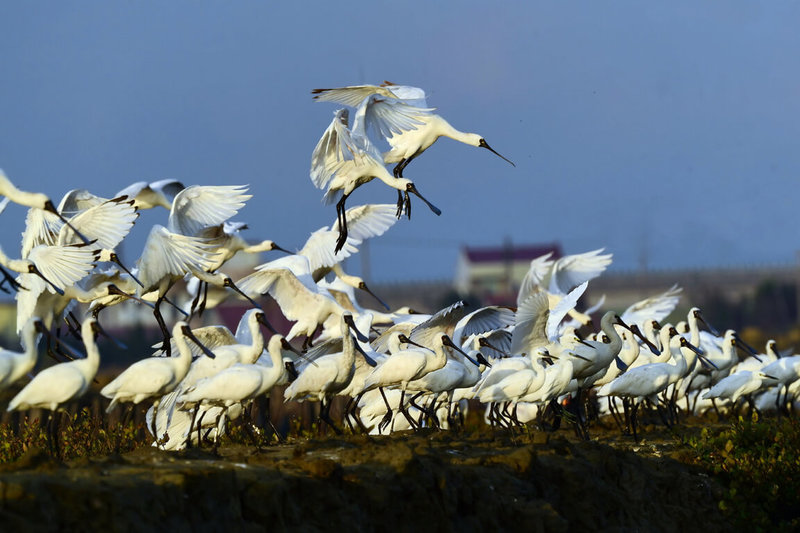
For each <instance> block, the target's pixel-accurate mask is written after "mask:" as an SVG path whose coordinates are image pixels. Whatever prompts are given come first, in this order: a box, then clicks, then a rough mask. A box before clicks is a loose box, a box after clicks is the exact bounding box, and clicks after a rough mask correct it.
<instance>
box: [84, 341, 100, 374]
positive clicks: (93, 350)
mask: <svg viewBox="0 0 800 533" xmlns="http://www.w3.org/2000/svg"><path fill="white" fill-rule="evenodd" d="M83 346H84V348H86V359H85V361H86V364H87V365H88V367H89V369H90V371H91V372H92V373H93V374H96V373H97V369H98V368H100V350H99V349H98V348H97V343H96V342H95V338H94V333H92V332H90V333H89V335H86V334H83Z"/></svg>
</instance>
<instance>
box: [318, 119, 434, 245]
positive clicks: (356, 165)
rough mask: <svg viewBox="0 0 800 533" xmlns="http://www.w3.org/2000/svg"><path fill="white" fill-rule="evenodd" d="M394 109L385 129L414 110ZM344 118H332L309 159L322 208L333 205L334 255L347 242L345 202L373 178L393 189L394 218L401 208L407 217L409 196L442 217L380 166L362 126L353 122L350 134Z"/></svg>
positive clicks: (408, 185)
mask: <svg viewBox="0 0 800 533" xmlns="http://www.w3.org/2000/svg"><path fill="white" fill-rule="evenodd" d="M402 105H404V104H402ZM396 108H397V109H396V111H397V112H393V113H387V114H385V115H384V116H383V120H384V121H385V123H386V124H387V126H386V127H388V128H392V127H394V126H393V124H394V123H396V122H397V121H401V120H406V121H411V120H414V119H413V116H409V115H404V114H403V113H402V112H401V111H400V110H401V109H405V108H408V109H414V108H412V107H411V106H405V107H404V108H401V107H400V106H399V105H398V106H396ZM406 111H407V110H406ZM348 117H349V114H348V113H347V110H344V109H341V110H339V111H337V112H336V113H335V114H334V118H333V121H332V122H331V124H330V126H328V129H326V130H325V133H323V135H322V137H321V138H320V140H319V142H318V143H317V146H316V148H314V152H313V153H312V156H311V180H312V182H313V183H314V185H315V186H316V187H317V188H318V189H327V190H326V192H325V195H324V196H323V202H324V203H325V204H331V203H333V202H336V215H337V220H338V229H339V238H338V240H337V242H336V246H335V247H334V252H338V251H339V250H341V249H342V248H343V247H344V245H345V243H346V242H347V235H348V229H347V217H346V211H345V202H346V201H347V198H348V197H349V196H350V195H351V194H352V193H353V191H355V190H356V189H357V188H358V187H360V186H361V185H364V184H365V183H368V182H370V181H372V180H373V179H374V178H378V179H379V180H381V181H382V182H383V183H385V184H386V185H388V186H390V187H392V188H394V189H397V191H398V207H397V216H398V217H399V216H400V214H401V213H402V209H403V205H405V209H406V214H407V215H408V216H409V217H410V216H411V202H410V200H409V196H408V195H409V193H411V194H414V195H416V196H417V197H419V198H420V199H421V200H422V201H423V202H425V204H426V205H427V206H428V207H429V208H430V210H431V211H433V212H434V213H436V215H441V213H442V212H441V211H440V210H439V208H437V207H436V206H434V205H433V204H431V203H430V202H428V200H426V199H425V198H424V197H423V196H422V195H421V194H420V193H419V191H418V190H417V187H416V185H414V182H412V181H411V180H408V179H405V178H398V177H395V176H392V175H391V174H389V172H388V171H387V170H386V167H385V166H384V164H383V158H382V157H381V154H380V152H379V151H378V149H377V148H376V147H375V146H374V145H373V144H372V143H371V142H370V141H369V139H368V138H367V137H366V133H365V132H364V130H363V127H364V126H363V122H359V121H358V120H357V121H356V124H355V125H354V127H353V131H352V132H351V130H350V129H349V128H348ZM403 194H405V201H403V199H402V198H403V197H402V195H403ZM337 200H338V201H337Z"/></svg>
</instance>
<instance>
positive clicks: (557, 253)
mask: <svg viewBox="0 0 800 533" xmlns="http://www.w3.org/2000/svg"><path fill="white" fill-rule="evenodd" d="M548 253H549V254H552V256H551V257H552V258H553V259H558V258H559V257H561V256H562V252H561V245H560V244H558V243H550V244H535V245H525V246H515V245H512V244H511V243H510V242H509V243H507V244H506V245H505V246H500V247H497V246H492V247H485V248H472V247H469V246H464V247H462V248H461V251H460V252H459V255H458V262H457V263H456V273H455V279H454V280H453V285H454V287H455V290H456V291H457V292H458V293H459V294H460V295H462V296H467V295H471V296H475V297H478V298H480V299H481V300H483V301H485V302H487V303H506V304H508V303H513V302H515V301H516V293H517V290H518V289H519V286H520V283H521V282H522V278H524V277H525V274H526V273H527V272H528V269H529V268H530V266H531V260H532V259H536V258H537V257H540V256H542V255H545V254H548Z"/></svg>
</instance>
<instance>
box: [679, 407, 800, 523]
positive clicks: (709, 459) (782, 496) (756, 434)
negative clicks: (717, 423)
mask: <svg viewBox="0 0 800 533" xmlns="http://www.w3.org/2000/svg"><path fill="white" fill-rule="evenodd" d="M684 442H685V444H686V445H688V446H689V447H690V448H691V449H692V450H693V452H694V454H695V458H694V462H695V463H696V464H697V465H698V466H700V467H702V468H703V469H705V470H707V471H709V473H711V474H713V476H714V478H715V479H716V480H717V481H719V482H720V484H721V485H722V486H723V487H724V490H723V493H722V494H721V495H720V499H719V508H720V509H721V510H722V511H723V512H724V513H725V514H726V516H727V517H728V518H729V519H730V520H731V521H732V522H734V523H735V524H737V525H738V526H739V527H740V528H742V530H744V529H745V528H747V529H748V530H750V531H790V530H792V531H794V530H797V529H798V528H800V420H798V419H797V418H785V417H783V418H769V419H762V420H759V418H758V416H757V415H753V417H752V418H750V419H747V418H743V417H739V419H738V420H737V421H735V422H734V423H732V424H731V425H730V426H729V427H728V428H726V429H722V430H720V431H710V430H708V429H703V430H702V431H701V432H700V434H699V436H695V437H691V438H686V439H684Z"/></svg>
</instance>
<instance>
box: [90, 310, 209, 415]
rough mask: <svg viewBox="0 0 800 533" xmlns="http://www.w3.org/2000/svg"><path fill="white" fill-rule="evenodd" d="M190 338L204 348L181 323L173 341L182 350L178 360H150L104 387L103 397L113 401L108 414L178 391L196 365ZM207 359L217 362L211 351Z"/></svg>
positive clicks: (183, 323) (179, 352) (175, 358)
mask: <svg viewBox="0 0 800 533" xmlns="http://www.w3.org/2000/svg"><path fill="white" fill-rule="evenodd" d="M187 337H188V338H189V339H192V340H194V341H195V342H196V343H197V344H200V343H199V341H197V340H196V338H195V337H194V335H193V334H192V330H191V328H189V325H188V324H186V322H183V321H179V322H177V323H176V324H175V326H174V327H173V328H172V338H174V339H175V343H176V346H177V348H178V355H177V356H176V357H149V358H147V359H142V360H141V361H137V362H135V363H133V364H132V365H131V366H129V367H128V368H127V369H125V370H124V371H123V372H122V373H121V374H120V375H119V376H117V377H116V378H115V379H114V380H113V381H111V382H110V383H109V384H108V385H106V386H105V387H103V388H102V389H101V390H100V394H102V395H103V396H104V397H106V398H110V399H111V403H110V404H109V406H108V409H106V412H107V413H108V412H111V411H112V410H113V409H114V407H116V406H117V404H118V403H120V402H133V403H134V404H138V403H140V402H142V401H144V400H146V399H147V398H151V397H160V396H162V395H164V394H166V393H168V392H170V391H172V389H174V388H175V387H177V386H178V383H180V381H181V380H182V379H183V378H184V376H186V373H187V372H188V371H189V366H190V365H191V363H192V351H191V350H190V349H189V346H188V345H187V342H186V338H187ZM206 355H207V356H208V357H211V358H212V359H213V358H214V354H213V353H212V352H210V351H208V352H206ZM156 402H158V400H156Z"/></svg>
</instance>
